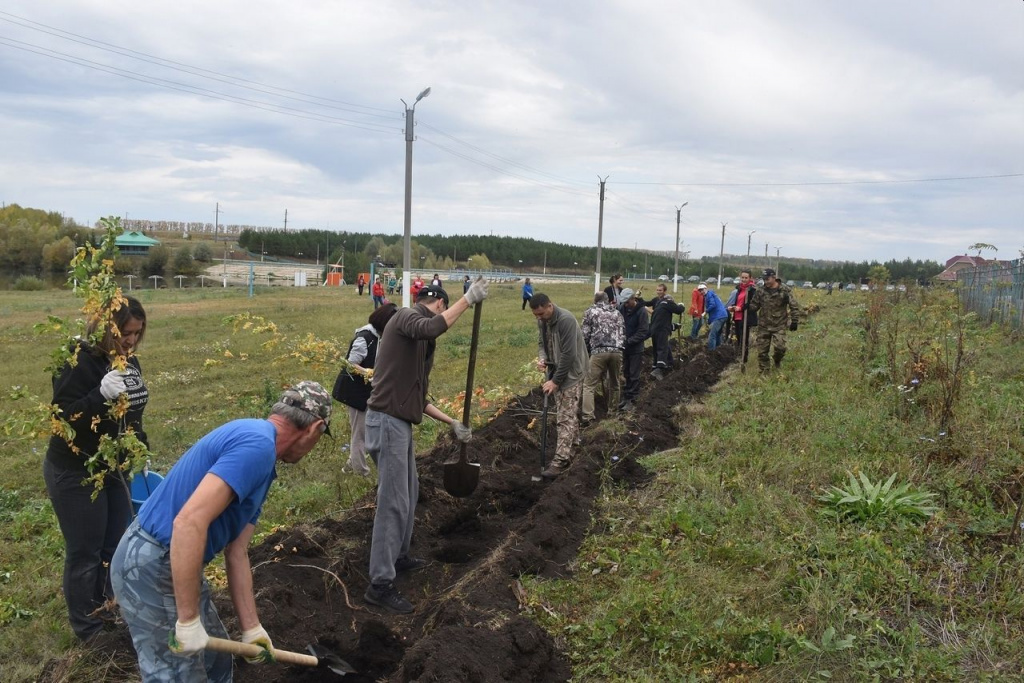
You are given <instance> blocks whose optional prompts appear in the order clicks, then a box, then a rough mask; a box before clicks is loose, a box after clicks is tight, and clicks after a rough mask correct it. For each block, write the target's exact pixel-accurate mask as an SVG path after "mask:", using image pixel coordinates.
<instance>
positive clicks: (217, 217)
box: [213, 202, 227, 242]
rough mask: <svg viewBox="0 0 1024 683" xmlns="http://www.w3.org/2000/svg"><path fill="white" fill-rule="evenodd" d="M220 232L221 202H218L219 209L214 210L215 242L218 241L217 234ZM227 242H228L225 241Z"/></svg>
mask: <svg viewBox="0 0 1024 683" xmlns="http://www.w3.org/2000/svg"><path fill="white" fill-rule="evenodd" d="M219 232H220V202H217V208H216V209H214V210H213V241H214V242H216V241H217V233H219ZM225 241H227V240H225Z"/></svg>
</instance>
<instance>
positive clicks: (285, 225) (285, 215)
mask: <svg viewBox="0 0 1024 683" xmlns="http://www.w3.org/2000/svg"><path fill="white" fill-rule="evenodd" d="M284 231H285V232H288V209H285V210H284Z"/></svg>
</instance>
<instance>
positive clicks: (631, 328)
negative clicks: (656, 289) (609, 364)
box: [619, 287, 650, 410]
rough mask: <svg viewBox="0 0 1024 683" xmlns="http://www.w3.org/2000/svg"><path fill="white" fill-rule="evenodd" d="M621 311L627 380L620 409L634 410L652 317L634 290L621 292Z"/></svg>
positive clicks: (624, 366)
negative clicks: (623, 326)
mask: <svg viewBox="0 0 1024 683" xmlns="http://www.w3.org/2000/svg"><path fill="white" fill-rule="evenodd" d="M619 312H620V313H622V317H623V320H624V323H625V337H626V339H625V343H624V348H623V351H622V374H623V377H624V378H625V380H626V383H625V386H624V387H623V392H622V393H623V400H622V402H621V403H620V404H619V410H632V409H633V402H634V401H635V400H636V397H637V396H639V395H640V374H641V373H642V372H643V366H644V341H645V340H646V339H647V337H649V336H650V317H649V316H648V315H647V309H646V308H644V307H643V306H641V305H640V304H639V302H638V301H637V299H636V296H634V294H633V290H632V289H629V288H628V287H627V288H626V289H623V290H622V293H621V294H619Z"/></svg>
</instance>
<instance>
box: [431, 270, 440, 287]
mask: <svg viewBox="0 0 1024 683" xmlns="http://www.w3.org/2000/svg"><path fill="white" fill-rule="evenodd" d="M430 284H431V285H433V286H434V287H440V286H441V276H440V275H438V274H437V273H434V277H433V278H431V280H430Z"/></svg>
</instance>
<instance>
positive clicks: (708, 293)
mask: <svg viewBox="0 0 1024 683" xmlns="http://www.w3.org/2000/svg"><path fill="white" fill-rule="evenodd" d="M704 313H705V314H706V315H707V316H708V351H714V350H715V349H717V348H718V347H719V346H721V344H722V342H723V341H724V340H723V338H722V336H723V335H722V332H723V328H724V327H725V323H726V321H727V320H728V319H729V311H728V310H726V308H725V304H723V303H722V300H721V299H720V298H718V294H716V293H715V292H714V290H711V289H705V290H704Z"/></svg>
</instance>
